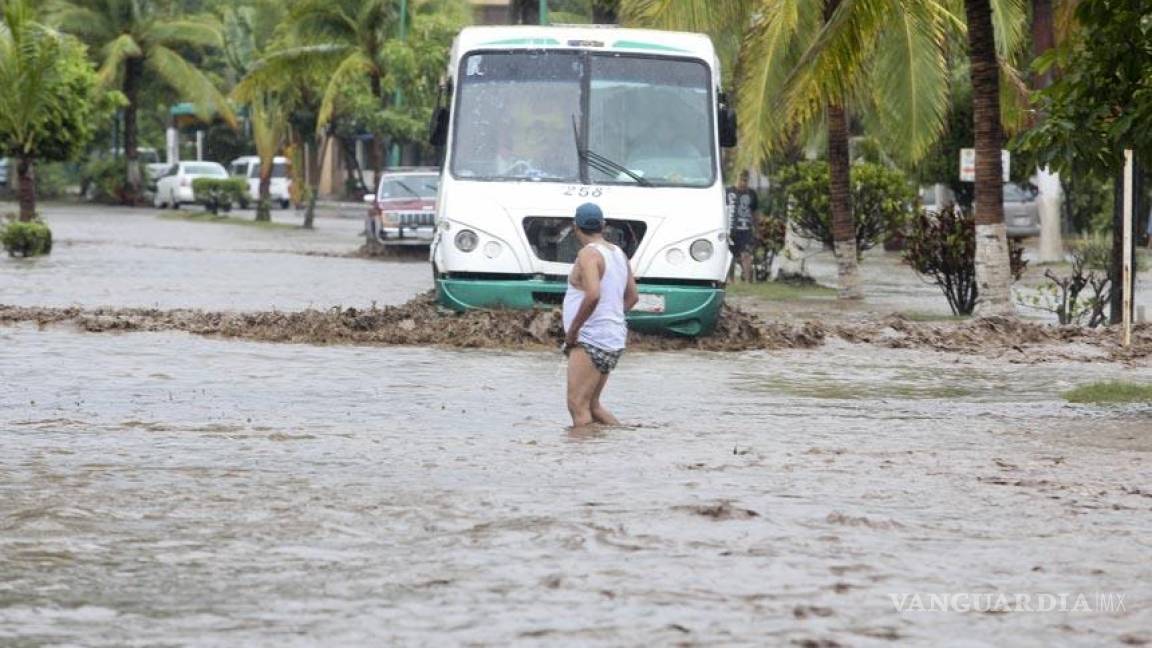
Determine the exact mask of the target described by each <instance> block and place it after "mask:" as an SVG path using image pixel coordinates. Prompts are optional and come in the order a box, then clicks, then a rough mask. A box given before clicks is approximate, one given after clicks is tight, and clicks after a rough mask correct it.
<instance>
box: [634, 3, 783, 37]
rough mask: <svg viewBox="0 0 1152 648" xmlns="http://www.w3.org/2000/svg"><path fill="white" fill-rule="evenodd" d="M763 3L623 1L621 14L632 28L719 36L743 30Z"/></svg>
mask: <svg viewBox="0 0 1152 648" xmlns="http://www.w3.org/2000/svg"><path fill="white" fill-rule="evenodd" d="M759 4H761V3H758V2H755V1H753V0H621V2H620V10H619V15H620V24H622V25H625V26H628V27H652V28H655V29H674V30H679V31H694V32H704V33H707V34H712V35H717V34H723V33H726V32H728V33H730V31H731V30H733V29H735V30H736V33H740V32H741V31H743V30H742V28H743V26H744V22H745V21H746V20H747V19H748V16H749V15H751V13H752V12H753V11H754V8H755V7H756V5H759ZM764 4H768V3H764ZM765 8H767V7H765Z"/></svg>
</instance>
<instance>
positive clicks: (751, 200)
mask: <svg viewBox="0 0 1152 648" xmlns="http://www.w3.org/2000/svg"><path fill="white" fill-rule="evenodd" d="M724 200H725V202H726V203H727V204H728V213H729V214H731V218H732V221H731V222H732V232H733V233H737V232H739V233H744V232H747V233H749V234H751V233H752V229H753V226H754V224H755V222H756V207H757V205H756V192H755V191H752V190H751V189H744V190H743V191H741V190H739V189H737V188H736V187H728V189H727V190H726V191H725V192H724Z"/></svg>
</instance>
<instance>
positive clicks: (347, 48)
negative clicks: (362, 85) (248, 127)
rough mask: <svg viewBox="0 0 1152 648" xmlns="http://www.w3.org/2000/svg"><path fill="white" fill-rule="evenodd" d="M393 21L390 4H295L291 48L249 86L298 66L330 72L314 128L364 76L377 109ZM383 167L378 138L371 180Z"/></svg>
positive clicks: (377, 0) (379, 0) (372, 0)
mask: <svg viewBox="0 0 1152 648" xmlns="http://www.w3.org/2000/svg"><path fill="white" fill-rule="evenodd" d="M398 21H399V3H398V2H397V1H396V0H300V2H299V3H297V4H296V5H295V6H294V7H293V8H292V10H291V11H290V12H289V14H288V24H289V28H290V31H291V34H292V37H293V38H292V40H293V42H294V43H296V44H297V45H295V46H293V47H287V48H284V49H282V50H280V51H278V52H275V53H273V54H271V55H269V56H268V57H267V58H265V59H264V61H263V63H264V64H263V65H262V66H260V67H259V68H258V69H256V70H254V71H253V74H252V75H250V78H251V79H252V82H253V83H256V84H261V85H267V84H268V82H269V81H270V80H272V79H273V78H275V77H282V76H283V75H285V74H290V73H291V70H292V69H294V68H297V67H299V66H303V65H321V66H325V67H327V68H329V69H331V70H332V73H331V74H330V76H329V80H328V85H327V88H326V89H325V92H324V99H323V102H322V104H321V107H320V113H319V115H318V117H317V125H318V127H320V128H322V127H323V126H325V125H327V123H328V122H329V121H330V120H331V118H332V115H333V113H334V112H335V106H336V100H337V97H338V95H339V93H340V90H341V88H342V87H344V86H345V85H347V84H349V83H350V82H352V81H353V80H354V79H355V78H356V77H358V76H360V77H361V78H362V76H361V75H365V76H367V78H368V84H369V88H370V92H371V94H372V97H373V98H374V99H375V100H376V102H377V103H378V104H379V105H380V106H383V105H384V102H385V101H386V98H387V94H386V93H385V90H384V84H383V79H384V76H385V73H386V69H385V65H386V57H385V45H386V43H387V42H388V40H389V39H390V38H392V37H393V36H394V35H395V34H396V31H397V27H398V24H399V22H398ZM383 162H384V146H383V137H381V136H380V135H379V134H376V137H375V138H374V139H373V146H372V168H373V170H374V171H375V172H376V174H377V176H379V173H380V170H381V168H382V166H383Z"/></svg>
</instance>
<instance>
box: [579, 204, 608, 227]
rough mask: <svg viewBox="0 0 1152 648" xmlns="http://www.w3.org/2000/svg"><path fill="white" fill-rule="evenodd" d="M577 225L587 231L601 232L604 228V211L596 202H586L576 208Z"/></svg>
mask: <svg viewBox="0 0 1152 648" xmlns="http://www.w3.org/2000/svg"><path fill="white" fill-rule="evenodd" d="M575 221H576V227H579V228H580V229H582V230H584V231H586V232H599V231H600V230H602V229H604V212H602V211H600V206H599V205H597V204H596V203H584V204H583V205H580V206H579V207H577V208H576V218H575Z"/></svg>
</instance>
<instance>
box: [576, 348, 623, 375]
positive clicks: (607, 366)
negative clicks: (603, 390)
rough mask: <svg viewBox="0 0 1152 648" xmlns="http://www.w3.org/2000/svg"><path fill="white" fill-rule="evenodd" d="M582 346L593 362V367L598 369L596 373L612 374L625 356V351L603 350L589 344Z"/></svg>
mask: <svg viewBox="0 0 1152 648" xmlns="http://www.w3.org/2000/svg"><path fill="white" fill-rule="evenodd" d="M580 346H581V347H583V348H584V352H585V353H587V354H588V358H589V359H591V360H592V366H594V367H596V371H599V372H600V373H602V374H607V373H611V372H612V370H613V369H615V368H616V363H617V362H619V361H620V356H621V355H624V349H618V350H616V351H612V350H609V349H601V348H600V347H598V346H593V345H591V344H588V343H587V342H581V343H580Z"/></svg>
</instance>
